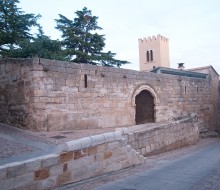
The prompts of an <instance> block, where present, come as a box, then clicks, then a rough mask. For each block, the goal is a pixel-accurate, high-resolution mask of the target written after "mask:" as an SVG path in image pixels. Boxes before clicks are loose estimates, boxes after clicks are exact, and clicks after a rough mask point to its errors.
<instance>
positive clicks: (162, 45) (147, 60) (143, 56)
mask: <svg viewBox="0 0 220 190" xmlns="http://www.w3.org/2000/svg"><path fill="white" fill-rule="evenodd" d="M138 42H139V61H140V71H150V70H152V69H154V68H156V67H170V60H169V39H168V38H166V37H163V36H161V35H160V34H158V35H157V36H156V37H155V36H152V37H147V38H146V37H144V38H140V39H139V40H138Z"/></svg>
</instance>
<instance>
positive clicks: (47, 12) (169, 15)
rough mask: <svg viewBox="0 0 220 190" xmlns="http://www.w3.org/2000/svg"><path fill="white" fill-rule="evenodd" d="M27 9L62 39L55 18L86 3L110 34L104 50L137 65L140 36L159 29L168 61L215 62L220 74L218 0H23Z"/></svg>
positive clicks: (70, 13) (191, 65)
mask: <svg viewBox="0 0 220 190" xmlns="http://www.w3.org/2000/svg"><path fill="white" fill-rule="evenodd" d="M19 7H20V8H21V9H22V10H23V11H24V12H26V13H34V14H41V15H42V18H41V19H40V20H39V23H40V24H41V25H42V26H43V30H44V32H45V34H46V35H48V36H51V38H52V39H60V34H61V33H60V32H59V31H58V30H56V29H55V28H54V27H55V26H56V23H55V21H54V19H57V18H59V16H58V14H62V15H64V16H66V17H67V18H69V19H73V18H75V12H76V11H77V10H82V8H83V7H87V8H88V9H89V10H91V11H92V14H93V16H98V17H99V19H98V25H99V26H100V27H102V28H103V30H101V31H99V32H98V33H99V34H104V35H105V38H106V41H105V43H106V48H105V50H106V51H107V50H110V51H112V52H114V53H116V54H117V56H116V58H117V59H121V60H127V61H129V62H131V64H129V65H126V66H125V68H129V69H133V70H139V58H138V39H139V38H144V37H148V36H153V35H155V36H156V35H157V34H161V35H162V36H165V37H167V38H169V46H170V63H171V67H172V68H177V63H179V62H184V63H185V67H186V68H194V67H202V66H208V65H212V66H213V67H214V68H215V69H216V71H217V72H218V73H219V74H220V1H219V0H184V1H183V0H166V1H165V0H151V1H150V0H136V1H135V0H20V4H19Z"/></svg>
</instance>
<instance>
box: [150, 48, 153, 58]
mask: <svg viewBox="0 0 220 190" xmlns="http://www.w3.org/2000/svg"><path fill="white" fill-rule="evenodd" d="M150 61H153V50H150Z"/></svg>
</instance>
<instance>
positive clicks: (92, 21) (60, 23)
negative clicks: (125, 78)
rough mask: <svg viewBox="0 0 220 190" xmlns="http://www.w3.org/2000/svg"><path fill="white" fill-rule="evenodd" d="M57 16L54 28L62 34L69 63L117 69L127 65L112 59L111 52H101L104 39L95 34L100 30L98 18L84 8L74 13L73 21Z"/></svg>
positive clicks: (124, 62) (102, 36)
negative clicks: (114, 67) (115, 67)
mask: <svg viewBox="0 0 220 190" xmlns="http://www.w3.org/2000/svg"><path fill="white" fill-rule="evenodd" d="M59 16H60V18H59V19H56V22H57V26H56V28H57V29H58V30H60V31H61V32H62V38H63V41H62V43H63V45H64V47H65V49H66V53H67V56H68V57H69V59H70V60H71V61H73V62H76V63H87V64H93V65H104V66H117V67H120V66H121V65H122V64H126V63H128V62H127V61H121V60H116V59H114V56H115V55H116V54H115V53H112V52H111V51H108V52H107V53H105V52H103V49H104V47H105V38H104V35H99V34H98V33H96V30H101V29H102V28H101V27H99V26H98V22H97V20H98V17H97V16H93V15H92V12H91V10H88V9H87V8H86V7H84V8H83V9H82V10H81V11H76V18H74V19H73V20H70V19H68V18H66V17H65V16H63V15H61V14H59Z"/></svg>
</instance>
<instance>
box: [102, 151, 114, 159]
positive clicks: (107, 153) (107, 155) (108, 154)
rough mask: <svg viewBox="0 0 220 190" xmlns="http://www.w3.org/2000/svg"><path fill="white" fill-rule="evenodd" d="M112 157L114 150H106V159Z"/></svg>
mask: <svg viewBox="0 0 220 190" xmlns="http://www.w3.org/2000/svg"><path fill="white" fill-rule="evenodd" d="M111 157H112V152H111V151H107V152H104V156H103V158H104V159H109V158H111Z"/></svg>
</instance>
